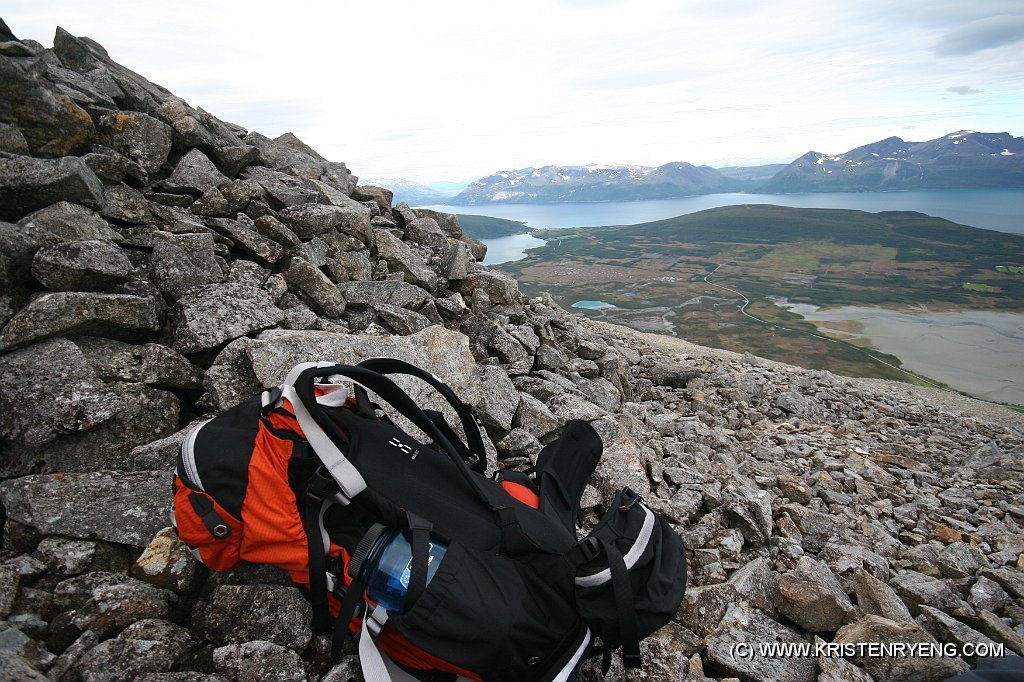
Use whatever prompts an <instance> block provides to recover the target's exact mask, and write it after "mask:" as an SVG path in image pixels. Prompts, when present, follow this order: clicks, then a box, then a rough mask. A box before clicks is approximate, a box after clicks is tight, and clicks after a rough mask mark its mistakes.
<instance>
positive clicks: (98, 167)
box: [82, 144, 149, 187]
mask: <svg viewBox="0 0 1024 682" xmlns="http://www.w3.org/2000/svg"><path fill="white" fill-rule="evenodd" d="M82 160H83V161H85V165H87V166H89V168H91V169H92V172H93V173H95V174H96V177H98V178H99V179H100V180H102V181H104V182H105V183H108V184H113V185H117V184H120V183H122V182H129V184H131V185H133V186H136V187H138V186H141V185H145V184H147V183H148V182H149V173H147V172H146V169H144V168H143V167H142V166H140V165H139V164H138V163H136V162H135V161H132V160H131V159H129V158H128V157H127V156H125V155H124V154H122V153H120V152H117V151H114V150H113V149H111V148H110V147H105V146H103V145H101V144H96V145H93V146H92V151H91V152H89V153H88V154H86V155H85V156H83V157H82Z"/></svg>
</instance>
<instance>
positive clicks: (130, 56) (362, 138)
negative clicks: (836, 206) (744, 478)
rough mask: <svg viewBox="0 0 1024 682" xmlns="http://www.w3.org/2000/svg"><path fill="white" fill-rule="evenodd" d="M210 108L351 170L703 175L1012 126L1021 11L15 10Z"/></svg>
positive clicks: (26, 29) (24, 25)
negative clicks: (605, 170) (888, 140)
mask: <svg viewBox="0 0 1024 682" xmlns="http://www.w3.org/2000/svg"><path fill="white" fill-rule="evenodd" d="M0 16H2V17H3V18H4V20H5V21H6V22H7V24H8V25H9V26H10V28H11V29H12V31H13V32H14V33H15V34H16V35H17V36H19V37H21V38H33V39H35V40H38V41H39V42H41V43H43V44H44V45H46V46H47V47H49V46H51V45H52V42H53V34H54V29H55V27H56V26H58V25H59V26H62V27H63V28H65V29H66V30H68V31H69V32H71V33H73V34H75V35H80V36H88V37H90V38H93V39H94V40H96V41H98V42H99V43H100V44H102V45H103V46H104V47H106V48H107V51H108V52H109V53H110V55H111V57H112V58H113V59H115V60H116V61H118V62H120V63H121V64H124V65H125V66H127V67H129V68H131V69H133V70H135V71H137V72H139V73H141V74H142V75H144V76H146V77H147V78H149V79H150V80H151V81H153V82H155V83H158V84H160V85H163V86H164V87H166V88H168V89H169V90H171V91H172V92H174V93H175V94H177V95H179V96H181V97H184V98H185V99H186V100H187V101H188V102H189V103H190V104H192V105H193V106H197V107H202V108H204V109H206V110H208V111H210V112H211V113H213V114H215V115H216V116H218V117H219V118H222V119H224V120H228V121H232V122H234V123H238V124H240V125H243V126H245V127H246V128H249V129H250V130H257V131H259V132H261V133H264V134H266V135H270V136H276V135H279V134H281V133H284V132H288V131H292V132H294V133H295V134H296V135H298V136H299V137H300V138H301V139H303V140H304V141H305V142H307V143H308V144H309V145H310V146H312V147H313V148H314V149H317V150H318V151H319V152H320V153H321V154H322V155H324V156H325V157H327V158H329V159H331V160H336V161H345V162H346V163H347V164H348V165H349V167H350V168H351V169H352V170H353V172H355V173H356V174H357V175H359V176H361V177H364V178H395V177H402V178H407V179H412V180H418V181H423V182H426V181H436V180H462V179H467V178H472V177H478V176H481V175H485V174H488V173H491V172H494V171H496V170H500V169H512V168H522V167H526V166H540V165H544V164H561V165H580V164H587V163H609V164H611V163H634V164H642V165H659V164H662V163H667V162H669V161H689V162H691V163H696V164H708V165H713V166H724V165H742V164H753V163H768V162H780V161H790V160H792V159H793V158H795V157H797V156H799V155H800V154H802V153H804V152H806V151H808V150H812V149H813V150H815V151H821V152H826V153H839V152H843V151H846V150H847V149H850V148H852V147H855V146H858V145H861V144H866V143H869V142H873V141H876V140H879V139H882V138H885V137H888V136H890V135H898V136H900V137H902V138H904V139H907V140H912V141H919V140H927V139H932V138H935V137H939V136H941V135H944V134H946V133H949V132H952V131H955V130H962V129H970V130H978V131H984V132H1009V133H1012V134H1014V135H1021V134H1024V3H1022V2H1021V1H1020V0H980V1H974V2H970V1H968V0H900V1H896V2H894V1H893V0H850V1H847V0H836V1H835V2H831V1H829V2H822V1H821V0H809V1H803V0H729V1H727V2H723V1H721V0H692V1H690V0H686V1H684V0H547V1H540V0H519V1H517V2H503V3H497V2H488V1H486V0H483V1H482V0H467V1H463V0H453V1H448V0H441V1H439V2H423V1H422V0H420V1H418V2H413V1H410V2H405V1H402V0H377V1H376V2H333V3H327V2H323V3H320V2H303V1H302V0H294V1H293V2H290V3H283V2H280V1H275V2H263V1H250V2H245V3H228V2H211V1H209V0H207V1H206V2H197V1H195V0H175V1H174V2H160V3H156V2H134V3H126V2H124V1H123V0H118V1H116V2H115V1H113V0H90V2H78V1H71V0H61V1H58V0H8V1H7V2H4V6H3V8H2V9H0Z"/></svg>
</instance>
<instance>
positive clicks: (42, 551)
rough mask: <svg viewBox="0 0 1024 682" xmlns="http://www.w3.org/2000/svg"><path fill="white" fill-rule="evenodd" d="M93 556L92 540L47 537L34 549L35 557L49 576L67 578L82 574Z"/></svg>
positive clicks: (94, 549)
mask: <svg viewBox="0 0 1024 682" xmlns="http://www.w3.org/2000/svg"><path fill="white" fill-rule="evenodd" d="M95 556H96V543H95V542H94V541H92V540H72V539H69V538H62V537H48V538H43V541H42V542H40V543H39V547H37V548H36V557H37V558H38V559H39V560H40V561H42V562H43V563H44V564H46V570H47V573H49V574H50V575H58V576H65V577H67V576H73V575H78V574H80V573H84V572H85V571H86V570H87V569H88V568H89V564H90V563H92V560H93V557H95Z"/></svg>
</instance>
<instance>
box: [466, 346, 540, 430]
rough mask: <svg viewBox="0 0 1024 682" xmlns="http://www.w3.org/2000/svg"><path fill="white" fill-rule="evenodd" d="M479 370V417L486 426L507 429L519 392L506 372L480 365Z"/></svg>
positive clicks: (510, 423) (510, 422)
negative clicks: (480, 389)
mask: <svg viewBox="0 0 1024 682" xmlns="http://www.w3.org/2000/svg"><path fill="white" fill-rule="evenodd" d="M479 372H480V383H481V388H482V391H481V396H480V402H479V403H478V404H477V405H476V407H477V409H478V410H479V411H480V417H481V418H482V419H483V422H484V424H485V425H486V426H489V427H493V428H497V429H500V430H502V431H508V430H509V429H511V428H512V420H513V419H514V418H515V414H516V410H517V409H518V408H519V401H520V397H519V392H518V391H517V390H516V388H515V386H513V385H512V381H511V380H510V379H509V378H508V374H506V373H505V372H504V371H502V370H501V369H499V368H498V367H494V366H493V365H482V366H480V368H479ZM530 445H531V447H532V444H530Z"/></svg>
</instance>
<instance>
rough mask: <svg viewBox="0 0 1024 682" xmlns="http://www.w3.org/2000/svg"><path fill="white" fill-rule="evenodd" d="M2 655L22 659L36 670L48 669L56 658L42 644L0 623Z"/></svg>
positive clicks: (0, 648) (0, 650) (14, 628)
mask: <svg viewBox="0 0 1024 682" xmlns="http://www.w3.org/2000/svg"><path fill="white" fill-rule="evenodd" d="M0 654H3V655H4V658H7V657H17V658H20V659H21V660H22V661H24V662H25V663H28V665H30V666H31V667H33V668H36V669H40V668H41V669H46V668H47V667H49V665H50V664H51V663H52V662H53V659H54V658H55V657H54V655H53V654H51V653H50V652H49V651H47V650H46V649H44V648H43V646H42V644H40V643H39V642H37V641H35V640H34V639H32V638H31V637H29V636H28V635H26V634H25V633H24V632H22V631H21V630H19V629H18V628H16V627H13V626H11V625H9V624H7V623H0ZM8 660H9V658H8Z"/></svg>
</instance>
